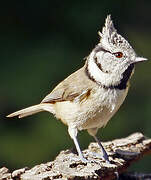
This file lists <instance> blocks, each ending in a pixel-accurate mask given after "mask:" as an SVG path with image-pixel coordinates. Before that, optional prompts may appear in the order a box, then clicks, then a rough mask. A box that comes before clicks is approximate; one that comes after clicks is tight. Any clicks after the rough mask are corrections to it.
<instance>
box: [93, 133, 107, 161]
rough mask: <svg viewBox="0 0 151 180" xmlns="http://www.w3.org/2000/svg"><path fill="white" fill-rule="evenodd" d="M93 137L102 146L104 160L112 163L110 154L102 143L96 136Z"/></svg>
mask: <svg viewBox="0 0 151 180" xmlns="http://www.w3.org/2000/svg"><path fill="white" fill-rule="evenodd" d="M93 137H94V139H95V141H96V142H97V143H98V145H99V146H100V148H101V150H102V153H103V158H104V159H105V161H106V162H108V163H110V161H109V157H108V154H107V152H106V151H105V149H104V147H103V145H102V144H101V141H100V140H99V139H98V138H97V137H96V136H93Z"/></svg>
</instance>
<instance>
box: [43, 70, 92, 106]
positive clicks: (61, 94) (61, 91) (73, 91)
mask: <svg viewBox="0 0 151 180" xmlns="http://www.w3.org/2000/svg"><path fill="white" fill-rule="evenodd" d="M93 83H94V82H92V81H91V80H89V78H88V77H87V75H86V73H85V70H84V67H83V68H81V69H79V70H78V71H76V72H75V73H73V74H71V75H70V76H69V77H67V78H66V79H65V80H64V81H62V82H61V83H60V84H58V86H56V88H55V89H54V90H53V91H52V92H51V93H50V94H48V95H47V96H46V97H45V98H44V99H43V100H42V102H41V103H55V102H61V101H73V100H75V101H81V100H83V99H85V98H86V97H88V96H89V95H90V93H91V90H92V88H93V85H94V84H93Z"/></svg>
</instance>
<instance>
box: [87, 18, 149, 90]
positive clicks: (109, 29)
mask: <svg viewBox="0 0 151 180" xmlns="http://www.w3.org/2000/svg"><path fill="white" fill-rule="evenodd" d="M99 36H100V37H101V39H100V42H99V43H98V45H97V46H96V47H95V48H94V49H93V51H92V52H91V54H90V55H89V57H88V59H87V73H88V75H89V77H90V78H91V79H92V80H93V81H96V82H97V83H98V84H100V85H102V86H104V87H105V88H112V89H113V88H117V89H125V88H126V86H127V81H128V80H129V78H130V76H131V74H132V72H133V69H134V64H136V63H137V62H141V61H145V60H147V59H146V58H142V57H137V55H136V53H135V51H134V49H133V48H132V47H131V45H130V44H129V43H128V41H127V40H126V39H125V38H123V37H122V36H121V35H120V34H118V33H117V31H116V29H115V28H114V25H113V22H112V20H111V17H110V15H109V16H107V18H106V22H105V26H104V27H103V29H102V33H101V32H99Z"/></svg>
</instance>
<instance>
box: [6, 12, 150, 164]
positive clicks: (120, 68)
mask: <svg viewBox="0 0 151 180" xmlns="http://www.w3.org/2000/svg"><path fill="white" fill-rule="evenodd" d="M99 36H100V42H99V43H98V44H97V45H96V47H95V48H94V49H93V50H92V52H91V53H90V55H89V56H88V57H87V58H86V62H85V65H84V66H83V67H82V68H81V69H79V70H77V71H76V72H74V73H73V74H71V75H70V76H68V77H67V78H66V79H65V80H63V81H62V82H61V83H59V84H58V85H57V86H56V88H54V90H53V91H52V92H51V93H50V94H48V95H47V96H46V97H45V98H44V99H43V100H42V101H41V103H40V104H38V105H34V106H31V107H28V108H25V109H23V110H20V111H17V112H14V113H12V114H10V115H8V116H7V117H13V116H18V117H19V118H23V117H25V116H29V115H32V114H35V113H38V112H41V111H48V112H50V113H52V114H54V115H55V117H56V118H58V119H60V120H61V121H62V122H63V123H64V124H66V125H67V126H68V132H69V135H70V137H71V138H72V139H73V141H74V144H75V146H76V149H77V152H78V154H79V157H80V159H81V160H82V161H84V162H85V161H86V159H85V158H84V156H83V154H82V151H81V149H80V146H79V143H78V140H77V133H78V131H79V130H80V131H81V130H87V131H88V133H89V134H90V135H91V136H93V137H94V139H95V140H96V141H97V142H98V144H99V146H100V147H101V149H102V152H103V158H104V159H105V160H106V161H107V162H109V158H108V155H107V153H106V151H105V149H104V148H103V146H102V144H101V142H100V141H99V140H98V138H97V136H96V134H97V131H98V129H99V128H101V127H104V126H105V125H106V124H107V122H108V121H109V120H110V119H111V117H112V116H113V115H114V114H115V113H116V112H117V110H118V109H119V107H120V106H121V104H122V103H123V101H124V100H125V97H126V96H127V92H128V89H129V80H130V78H131V76H132V74H133V72H134V66H135V64H136V63H138V62H142V61H146V60H147V59H146V58H143V57H138V56H137V55H136V53H135V51H134V49H133V48H132V47H131V46H130V44H129V43H128V41H127V40H125V39H124V38H123V37H122V36H121V35H120V34H118V33H117V31H116V29H115V28H114V25H113V22H112V20H111V17H110V15H109V16H107V18H106V22H105V26H104V27H103V29H102V32H99Z"/></svg>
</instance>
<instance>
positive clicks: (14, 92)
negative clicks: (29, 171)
mask: <svg viewBox="0 0 151 180" xmlns="http://www.w3.org/2000/svg"><path fill="white" fill-rule="evenodd" d="M150 13H151V1H147V0H146V1H137V0H133V1H132V0H127V1H122V0H116V1H115V0H110V1H106V0H94V1H85V0H84V1H81V0H76V1H71V0H66V1H59V0H56V1H51V0H43V1H41V0H37V1H34V0H25V1H24V0H14V1H12V0H6V1H1V2H0V51H1V53H0V56H1V58H0V79H1V80H0V82H1V88H0V109H1V113H0V166H1V167H2V166H7V167H8V168H10V169H16V168H21V167H24V166H28V167H32V166H34V165H36V164H39V163H43V162H47V161H51V160H53V159H54V158H55V156H56V155H57V154H58V153H59V151H61V150H63V149H67V148H71V147H73V142H72V140H71V139H70V137H69V136H68V133H67V127H65V126H64V125H63V124H62V123H61V122H60V121H58V120H56V119H55V118H54V117H53V116H52V115H50V114H49V113H47V112H44V113H40V114H37V115H34V116H30V117H27V118H24V119H22V120H20V119H17V118H13V119H8V118H6V117H5V116H6V115H7V114H9V113H11V112H14V111H16V110H19V109H21V108H24V107H27V106H29V105H33V104H37V103H39V102H40V101H41V100H42V99H43V98H44V97H45V95H47V94H48V93H49V92H50V91H51V90H52V89H53V88H54V87H55V86H56V85H57V83H58V82H60V81H61V80H63V79H64V78H65V77H67V76H68V75H69V74H71V73H72V72H74V71H75V70H77V69H78V68H80V67H81V66H82V65H83V64H84V60H83V58H84V57H85V56H87V55H88V54H89V53H90V51H91V50H92V48H94V46H95V45H96V44H97V43H98V41H99V37H98V35H97V32H98V30H100V29H102V26H103V25H104V20H105V18H106V16H107V14H111V15H112V19H113V21H114V24H115V27H116V28H117V29H118V32H120V33H121V34H122V35H123V36H124V37H125V38H127V39H128V40H129V42H130V43H131V44H132V46H133V47H134V49H135V50H136V52H137V53H138V54H139V55H140V56H144V57H147V58H148V59H151V50H150V44H151V35H150V31H151V14H150ZM150 69H151V65H150V61H148V62H146V63H142V64H139V65H137V67H136V71H135V75H134V76H133V78H132V80H131V88H130V91H129V94H128V97H127V98H126V101H125V102H124V104H123V106H122V107H121V108H120V110H119V112H118V113H117V114H116V115H115V116H114V117H113V118H112V120H111V121H110V122H109V123H108V125H107V126H106V128H105V129H101V130H100V131H99V132H98V136H99V137H100V138H101V139H102V140H103V141H106V140H112V139H114V138H121V137H125V136H127V135H129V134H131V133H133V132H136V131H140V132H143V133H144V134H145V135H146V136H148V137H151V131H150V126H151V119H150V117H151V111H150V107H151V96H150V91H151V83H150V82H151V71H150ZM79 141H80V144H81V148H82V149H84V148H86V147H87V145H88V144H89V142H91V141H93V139H92V137H90V136H89V135H88V134H87V132H84V131H83V132H80V133H79ZM150 161H151V156H146V157H145V158H144V159H143V160H142V161H139V162H138V163H135V165H133V166H132V167H131V170H136V171H138V172H139V171H143V172H151V167H150Z"/></svg>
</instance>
